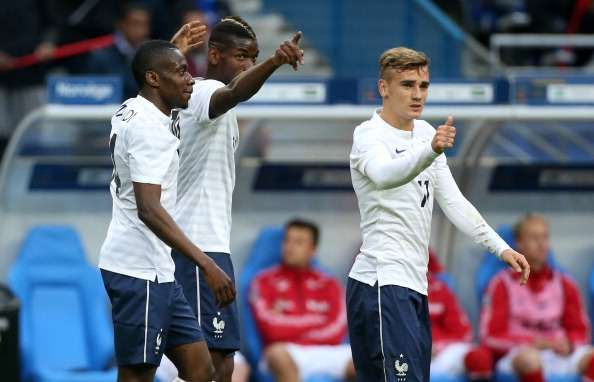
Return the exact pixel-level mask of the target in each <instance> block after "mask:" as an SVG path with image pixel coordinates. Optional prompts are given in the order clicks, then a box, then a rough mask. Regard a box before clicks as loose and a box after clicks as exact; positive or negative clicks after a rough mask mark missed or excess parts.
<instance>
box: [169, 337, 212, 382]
mask: <svg viewBox="0 0 594 382" xmlns="http://www.w3.org/2000/svg"><path fill="white" fill-rule="evenodd" d="M166 353H167V357H168V358H169V359H170V360H171V362H173V364H174V365H175V367H176V368H177V372H178V376H179V377H180V378H181V379H183V380H185V381H192V382H194V381H210V380H212V378H213V376H214V372H215V369H214V366H213V364H212V360H211V358H210V353H209V351H208V347H207V346H206V342H205V341H199V342H192V343H187V344H184V345H178V346H174V347H171V348H168V349H167V351H166Z"/></svg>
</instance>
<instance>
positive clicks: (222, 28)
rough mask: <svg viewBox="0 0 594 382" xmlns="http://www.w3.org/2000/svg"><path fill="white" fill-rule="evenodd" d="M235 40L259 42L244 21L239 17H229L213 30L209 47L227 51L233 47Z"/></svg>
mask: <svg viewBox="0 0 594 382" xmlns="http://www.w3.org/2000/svg"><path fill="white" fill-rule="evenodd" d="M234 38H246V39H250V40H257V39H256V33H254V30H253V29H252V27H251V26H250V24H248V23H247V22H246V21H245V20H244V19H242V18H241V17H239V16H228V17H225V18H223V19H221V21H219V22H218V23H216V24H215V26H214V27H213V28H212V31H211V32H210V38H209V40H208V46H209V47H215V48H218V49H221V50H225V49H228V48H230V47H231V46H232V45H233V39H234Z"/></svg>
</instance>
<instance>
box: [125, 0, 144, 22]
mask: <svg viewBox="0 0 594 382" xmlns="http://www.w3.org/2000/svg"><path fill="white" fill-rule="evenodd" d="M132 11H145V12H146V13H148V14H149V15H151V14H152V13H153V12H152V8H151V7H150V6H148V5H147V4H145V3H142V2H139V1H125V2H123V3H122V4H121V5H120V7H119V8H118V19H117V20H118V21H122V20H124V19H125V18H126V17H128V14H129V13H130V12H132Z"/></svg>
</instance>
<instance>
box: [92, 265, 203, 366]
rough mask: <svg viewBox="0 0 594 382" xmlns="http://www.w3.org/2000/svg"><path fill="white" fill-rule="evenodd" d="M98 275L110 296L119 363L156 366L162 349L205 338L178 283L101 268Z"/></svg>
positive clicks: (159, 360)
mask: <svg viewBox="0 0 594 382" xmlns="http://www.w3.org/2000/svg"><path fill="white" fill-rule="evenodd" d="M101 276H102V277H103V284H104V285H105V289H106V290H107V295H108V296H109V299H110V300H111V315H112V319H113V327H114V337H115V338H114V339H115V353H116V361H117V364H118V365H119V366H128V365H139V364H151V365H154V366H159V364H160V363H161V357H162V356H163V352H167V351H168V350H169V349H172V348H174V347H176V346H180V345H184V344H189V343H194V342H199V341H204V337H203V336H202V332H201V331H200V326H199V325H198V320H197V319H196V315H194V313H193V312H192V310H191V309H190V306H189V305H188V302H187V301H186V298H185V297H184V294H183V291H182V288H181V286H180V285H179V284H178V283H176V282H169V283H158V282H153V281H148V280H142V279H138V278H135V277H130V276H126V275H122V274H119V273H114V272H110V271H107V270H104V269H102V270H101Z"/></svg>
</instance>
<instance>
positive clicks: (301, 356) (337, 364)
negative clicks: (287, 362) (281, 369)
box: [286, 344, 352, 379]
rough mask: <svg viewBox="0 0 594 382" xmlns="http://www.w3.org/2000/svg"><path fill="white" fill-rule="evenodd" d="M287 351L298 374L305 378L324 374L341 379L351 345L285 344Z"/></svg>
mask: <svg viewBox="0 0 594 382" xmlns="http://www.w3.org/2000/svg"><path fill="white" fill-rule="evenodd" d="M286 349H287V352H288V353H289V355H290V356H291V358H292V359H293V361H294V362H295V365H297V369H298V370H299V375H300V376H301V378H302V379H307V378H309V377H311V376H314V375H325V376H330V377H333V378H335V379H341V378H343V377H344V375H345V371H346V368H347V366H348V364H349V363H350V362H351V359H352V355H351V347H350V346H349V345H347V344H341V345H296V344H287V347H286Z"/></svg>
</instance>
